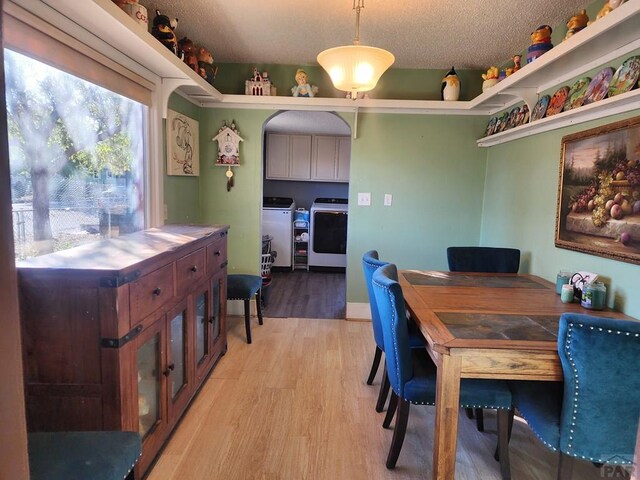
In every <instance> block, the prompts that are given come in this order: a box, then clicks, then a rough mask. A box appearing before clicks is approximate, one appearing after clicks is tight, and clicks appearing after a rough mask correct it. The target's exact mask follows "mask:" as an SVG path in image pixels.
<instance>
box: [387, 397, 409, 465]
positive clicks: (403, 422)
mask: <svg viewBox="0 0 640 480" xmlns="http://www.w3.org/2000/svg"><path fill="white" fill-rule="evenodd" d="M410 407H411V403H410V402H407V401H406V400H405V399H404V398H399V399H398V415H397V417H396V426H395V428H394V429H393V440H391V448H390V449H389V455H388V456H387V464H386V465H387V468H389V469H392V468H395V466H396V462H397V461H398V456H399V455H400V450H402V443H403V442H404V435H405V433H407V421H408V420H409V408H410Z"/></svg>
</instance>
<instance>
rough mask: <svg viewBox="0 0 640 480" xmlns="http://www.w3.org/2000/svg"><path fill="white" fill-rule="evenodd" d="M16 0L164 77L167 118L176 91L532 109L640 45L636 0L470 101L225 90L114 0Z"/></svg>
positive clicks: (471, 110)
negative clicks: (522, 105) (540, 98)
mask: <svg viewBox="0 0 640 480" xmlns="http://www.w3.org/2000/svg"><path fill="white" fill-rule="evenodd" d="M11 2H13V3H16V4H18V2H17V1H16V0H10V2H9V3H11ZM5 3H7V2H5ZM19 5H20V7H22V8H25V9H27V10H29V11H31V12H32V13H34V14H35V15H37V16H39V17H41V18H43V19H45V20H46V21H48V22H50V23H52V24H57V25H61V23H65V22H66V23H67V24H68V25H67V26H70V27H73V28H71V29H67V28H66V26H65V31H67V32H68V33H69V34H70V35H73V36H74V37H76V38H77V39H78V40H80V41H82V42H84V43H86V44H88V45H90V46H92V47H95V45H103V46H106V49H107V50H109V51H107V52H105V48H102V49H98V50H99V51H101V53H103V54H105V55H107V56H108V57H110V58H111V59H113V60H114V61H117V62H119V63H120V64H122V65H123V66H125V67H127V68H143V69H146V71H147V72H148V73H150V74H151V75H155V76H157V77H159V78H160V79H161V80H162V81H161V82H160V90H161V91H160V93H161V95H160V98H161V102H162V104H161V105H160V107H161V111H162V113H163V116H166V105H167V102H168V99H169V96H170V95H171V93H173V92H174V91H177V92H178V93H180V94H182V95H183V96H185V97H187V98H188V99H189V100H191V101H192V102H194V103H195V104H196V105H200V106H202V107H209V108H233V109H272V110H281V109H285V110H321V111H344V112H355V113H356V125H357V114H358V112H367V113H368V112H370V113H399V114H400V113H413V114H425V115H430V114H431V115H490V114H494V113H496V112H497V111H500V110H503V109H506V108H509V107H511V106H512V105H514V104H516V103H518V102H520V101H523V100H524V101H525V102H526V103H527V104H529V107H530V108H532V107H533V104H534V103H535V101H537V98H538V95H539V94H540V93H541V92H543V91H545V90H548V89H550V88H552V87H554V86H557V85H560V84H565V83H567V82H569V81H570V80H571V79H572V78H575V77H577V76H579V75H580V74H582V73H584V72H587V71H589V70H592V69H594V68H597V67H599V66H602V65H605V64H607V63H608V62H611V61H612V60H613V59H615V58H618V57H622V56H624V55H625V54H628V53H630V52H632V51H634V50H637V49H639V48H640V38H639V35H638V24H639V22H640V1H639V0H631V1H628V2H626V3H624V4H622V5H621V6H620V7H618V8H617V9H615V10H613V11H612V12H611V13H609V14H608V15H607V16H605V17H603V18H601V19H599V20H598V21H596V22H594V23H593V24H592V25H589V26H588V27H587V28H585V29H584V30H582V31H580V32H578V33H576V34H575V35H573V36H572V37H571V38H569V39H568V40H566V41H564V42H562V43H560V44H559V45H556V46H555V47H554V48H553V49H552V50H550V51H549V52H547V53H545V54H544V55H542V56H541V57H539V58H538V59H536V60H535V61H534V62H533V63H530V64H527V65H525V66H523V67H522V68H521V69H520V70H519V71H517V72H515V73H514V74H513V75H510V76H509V77H507V78H506V79H504V80H503V81H501V82H500V83H498V84H497V85H495V86H494V87H492V88H490V89H488V90H487V91H486V92H484V93H482V94H481V95H479V96H478V97H476V98H474V99H473V100H471V101H459V102H444V101H437V100H435V101H434V100H388V99H358V100H350V99H346V98H317V97H316V98H298V97H285V96H274V97H256V96H245V95H225V94H222V93H220V92H219V91H218V90H216V89H215V88H214V87H212V86H211V85H209V84H208V83H207V82H206V81H204V80H203V79H202V78H201V77H200V76H198V75H197V74H196V73H195V72H194V71H192V70H191V69H189V68H188V67H187V66H186V65H185V64H184V63H183V62H181V61H180V60H179V59H178V58H177V57H176V56H175V55H173V54H172V53H171V52H170V51H169V50H168V49H167V48H166V47H164V46H163V45H162V44H161V43H160V42H158V41H157V40H156V39H155V38H154V37H153V36H152V35H151V34H149V33H148V32H147V31H146V30H145V29H144V28H143V27H141V26H140V25H138V24H137V23H136V22H135V21H134V20H133V19H131V18H130V17H129V16H128V15H127V14H126V13H125V12H123V11H122V10H121V9H119V8H118V7H117V6H116V5H115V4H114V3H113V2H112V1H111V0H89V1H85V2H82V5H81V6H80V5H79V3H78V2H77V0H21V1H20V2H19ZM51 12H53V13H55V14H56V15H57V16H58V17H59V18H52V17H54V16H55V15H51ZM61 20H64V21H65V22H61ZM78 32H79V33H78ZM621 97H623V96H621ZM634 102H637V96H634V95H629V96H627V97H624V98H622V99H615V100H612V101H611V102H607V103H604V104H601V103H598V104H596V106H594V107H591V108H589V109H585V108H582V109H579V110H577V111H576V112H567V115H559V116H557V117H555V118H553V119H550V120H548V121H546V122H542V123H540V122H536V123H535V124H529V125H526V126H522V127H518V128H516V129H512V130H510V131H508V132H503V133H501V134H497V135H494V136H492V137H490V140H489V139H481V140H479V141H478V144H479V145H481V146H488V145H490V144H491V145H495V144H497V143H501V142H503V141H509V140H512V139H515V138H519V137H518V135H522V136H524V135H528V134H534V133H539V132H541V131H546V130H551V129H554V128H560V127H562V126H564V125H567V124H571V123H580V122H583V121H587V120H591V119H592V118H596V117H597V116H598V115H600V116H606V115H611V114H613V113H618V112H619V111H628V110H631V109H632V108H634V106H633V104H634ZM534 125H535V126H534ZM355 134H356V129H354V135H355ZM485 140H487V141H485Z"/></svg>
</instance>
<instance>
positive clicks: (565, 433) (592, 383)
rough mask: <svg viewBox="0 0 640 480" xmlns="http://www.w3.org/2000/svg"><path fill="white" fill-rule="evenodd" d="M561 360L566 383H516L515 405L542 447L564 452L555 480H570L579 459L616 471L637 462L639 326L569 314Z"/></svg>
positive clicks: (564, 321) (561, 334) (560, 344)
mask: <svg viewBox="0 0 640 480" xmlns="http://www.w3.org/2000/svg"><path fill="white" fill-rule="evenodd" d="M558 355H559V356H560V362H561V364H562V373H563V374H564V385H563V384H562V383H552V384H550V385H548V384H547V383H546V382H544V384H542V382H524V381H514V382H511V389H512V391H513V403H514V406H515V407H516V408H517V409H518V410H519V411H520V413H521V414H522V416H523V418H524V419H525V420H526V421H527V423H528V424H529V427H530V428H531V430H532V431H533V433H535V435H536V436H537V437H538V438H539V439H540V440H541V441H542V443H544V444H545V445H546V446H547V447H548V448H550V449H551V450H553V451H559V452H560V463H559V467H558V477H557V478H558V480H570V479H571V471H572V465H573V459H574V458H576V457H577V458H582V459H584V460H588V461H590V462H594V463H603V464H609V465H610V466H609V468H611V469H612V471H614V470H615V469H616V468H621V467H620V466H619V465H620V464H622V465H624V464H631V463H633V452H634V447H635V444H636V432H637V430H638V417H639V416H640V395H638V392H639V391H640V372H639V371H638V369H637V368H636V366H635V365H636V364H637V361H638V358H639V357H640V322H637V321H630V320H614V319H610V318H604V317H594V316H591V315H583V314H577V313H565V314H563V315H562V316H561V317H560V327H559V329H558ZM620 473H621V472H618V475H617V478H622V476H621V475H620ZM613 476H616V475H615V474H614V475H613Z"/></svg>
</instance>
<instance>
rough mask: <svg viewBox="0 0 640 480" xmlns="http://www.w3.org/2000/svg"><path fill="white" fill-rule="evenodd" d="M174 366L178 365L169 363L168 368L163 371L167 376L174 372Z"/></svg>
mask: <svg viewBox="0 0 640 480" xmlns="http://www.w3.org/2000/svg"><path fill="white" fill-rule="evenodd" d="M174 368H176V366H175V364H173V363H172V364H171V365H167V369H166V370H165V371H164V372H162V373H164V376H165V377H168V376H169V375H171V372H173V369H174Z"/></svg>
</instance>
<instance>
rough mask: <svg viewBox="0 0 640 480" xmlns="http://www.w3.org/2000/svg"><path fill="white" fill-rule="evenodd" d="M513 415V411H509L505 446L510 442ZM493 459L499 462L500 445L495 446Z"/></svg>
mask: <svg viewBox="0 0 640 480" xmlns="http://www.w3.org/2000/svg"><path fill="white" fill-rule="evenodd" d="M514 414H515V409H513V408H511V409H509V416H508V422H509V427H508V428H507V445H508V444H509V442H510V441H511V432H512V431H513V416H514ZM493 458H495V459H496V462H499V461H500V444H499V443H498V445H496V452H495V453H494V454H493Z"/></svg>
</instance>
